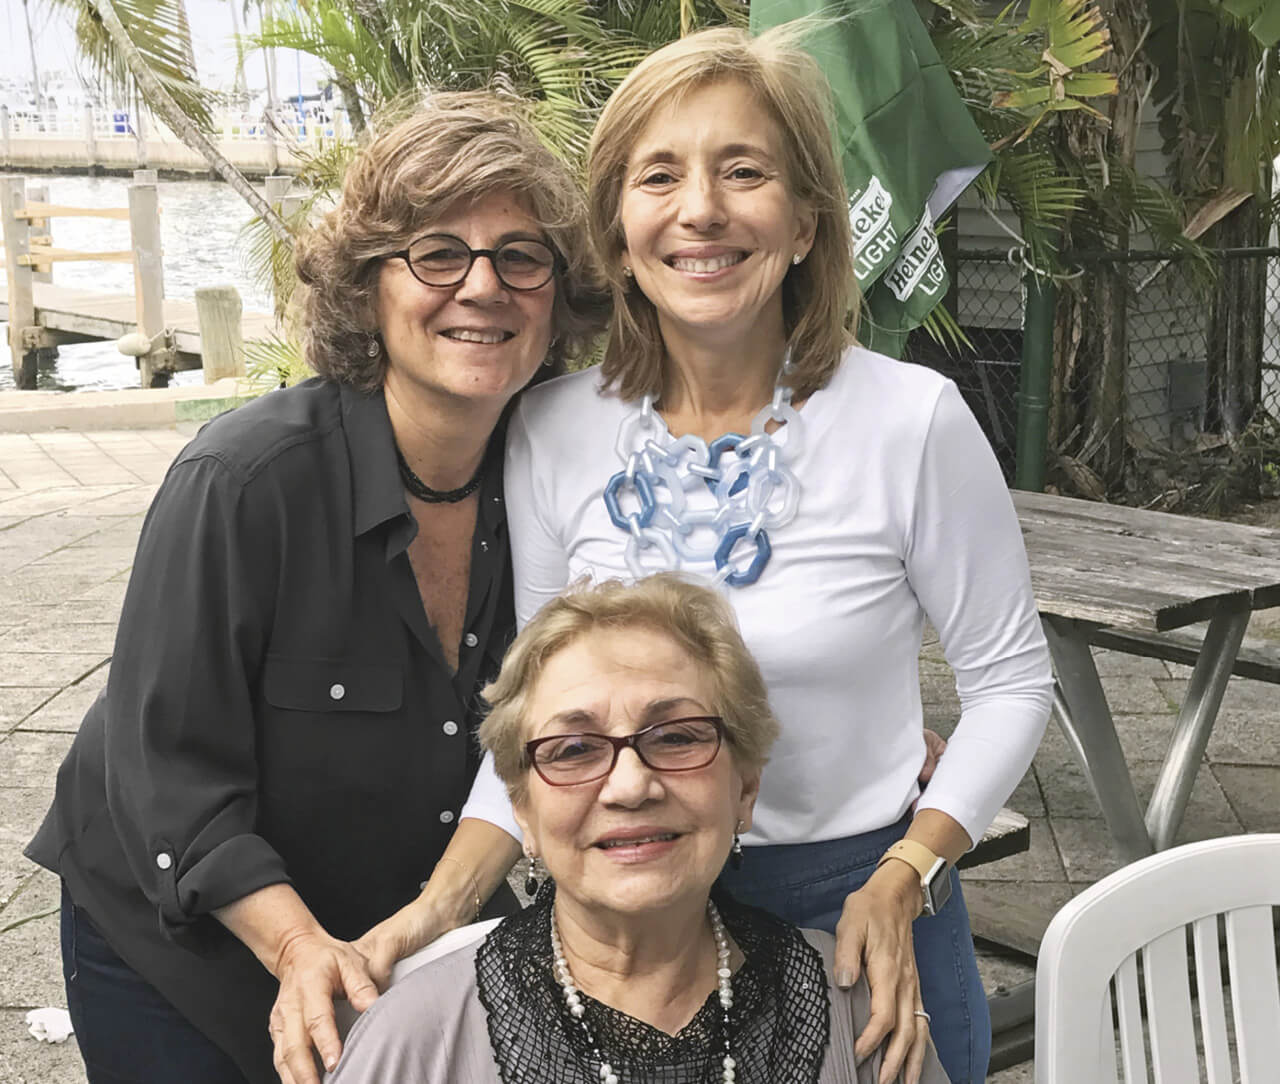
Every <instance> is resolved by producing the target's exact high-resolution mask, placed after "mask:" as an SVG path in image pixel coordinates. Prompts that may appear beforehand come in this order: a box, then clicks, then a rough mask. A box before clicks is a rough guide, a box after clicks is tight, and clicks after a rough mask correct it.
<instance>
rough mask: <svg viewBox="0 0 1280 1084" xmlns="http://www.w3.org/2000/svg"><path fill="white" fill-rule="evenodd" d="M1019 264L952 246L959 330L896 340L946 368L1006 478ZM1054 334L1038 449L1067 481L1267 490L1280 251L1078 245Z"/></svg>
mask: <svg viewBox="0 0 1280 1084" xmlns="http://www.w3.org/2000/svg"><path fill="white" fill-rule="evenodd" d="M1023 275H1024V268H1023V266H1022V264H1021V261H1020V260H1018V259H1017V257H1016V254H1015V256H1014V257H1013V259H1012V260H1011V258H1010V255H1009V254H1008V253H1005V252H963V251H962V252H960V253H959V258H958V261H957V265H956V274H955V281H954V284H953V288H952V293H951V295H950V297H949V299H948V301H949V305H950V308H951V311H952V312H954V313H955V314H956V317H957V321H958V323H959V325H960V327H961V328H962V330H963V332H964V334H965V337H966V338H967V340H968V342H967V343H965V344H963V345H960V346H949V347H946V348H944V347H942V346H940V345H939V344H937V343H936V342H934V341H933V339H931V338H930V337H929V336H928V334H927V333H926V332H923V331H916V332H914V333H913V334H912V336H911V338H910V340H909V343H908V350H907V357H908V358H909V359H910V360H913V361H917V362H921V363H923V364H927V365H929V366H931V367H932V368H935V369H938V370H940V371H941V372H943V373H945V374H946V375H947V376H949V377H951V378H952V379H953V380H955V382H956V383H957V385H958V386H959V387H960V390H961V392H962V394H963V395H964V397H965V399H966V401H967V402H968V404H969V406H970V408H971V409H972V410H973V412H974V414H975V415H976V416H977V418H978V420H979V422H980V423H981V425H982V427H983V429H984V431H985V432H986V434H987V436H988V438H989V439H990V441H991V444H992V447H993V448H994V449H995V451H996V455H997V457H998V458H999V460H1000V463H1001V466H1002V467H1003V468H1004V470H1005V474H1006V477H1008V478H1009V479H1010V480H1012V477H1013V468H1014V463H1015V459H1016V454H1017V448H1016V436H1015V435H1016V432H1017V412H1018V387H1019V379H1020V366H1021V358H1022V348H1023V331H1022V327H1023V306H1024V300H1025V290H1024V287H1023ZM1053 337H1054V342H1053V366H1052V376H1051V384H1050V408H1049V409H1050V417H1049V449H1048V456H1049V464H1050V478H1051V480H1052V481H1054V482H1055V483H1056V484H1057V485H1058V486H1059V488H1061V489H1062V490H1063V491H1064V492H1072V493H1078V494H1080V495H1084V496H1091V497H1102V496H1108V497H1110V498H1112V499H1129V500H1131V501H1133V502H1135V503H1147V504H1152V505H1153V506H1155V507H1174V506H1176V505H1178V504H1180V503H1183V502H1184V501H1186V500H1188V499H1189V500H1191V501H1192V503H1195V502H1196V501H1199V506H1201V507H1208V508H1211V509H1212V507H1213V505H1214V503H1215V501H1216V502H1217V503H1218V504H1221V503H1223V500H1225V499H1226V498H1228V497H1234V498H1236V499H1238V498H1241V497H1246V498H1247V497H1256V496H1276V495H1280V248H1273V249H1239V250H1224V251H1216V252H1209V253H1208V254H1207V257H1204V258H1200V257H1195V256H1187V255H1185V254H1182V253H1162V252H1142V253H1105V254H1093V255H1082V256H1080V257H1079V258H1078V261H1077V270H1076V272H1075V273H1074V276H1073V277H1072V278H1070V279H1068V280H1067V281H1065V282H1063V283H1062V284H1061V285H1060V287H1059V290H1058V303H1057V307H1056V318H1055V321H1054V329H1053ZM1228 489H1230V490H1231V492H1230V493H1227V492H1226V490H1228ZM1220 490H1221V491H1222V492H1219V491H1220Z"/></svg>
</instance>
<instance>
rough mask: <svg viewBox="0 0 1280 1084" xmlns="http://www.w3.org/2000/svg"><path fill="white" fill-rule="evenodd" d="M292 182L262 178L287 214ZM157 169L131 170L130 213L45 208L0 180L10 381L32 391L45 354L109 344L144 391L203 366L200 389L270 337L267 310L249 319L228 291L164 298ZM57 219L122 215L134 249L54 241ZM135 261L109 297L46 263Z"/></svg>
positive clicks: (20, 182)
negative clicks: (55, 274)
mask: <svg viewBox="0 0 1280 1084" xmlns="http://www.w3.org/2000/svg"><path fill="white" fill-rule="evenodd" d="M290 183H291V182H290V179H289V178H288V177H270V178H268V179H267V184H266V195H267V198H268V200H270V201H271V202H272V203H273V204H275V205H276V206H277V207H278V209H279V210H280V211H281V212H282V213H285V214H288V213H291V207H292V208H293V209H296V207H297V205H298V200H299V199H300V197H297V196H293V197H290V196H289V194H288V190H289V185H290ZM157 187H158V185H157V177H156V173H155V171H154V170H136V171H135V172H134V175H133V183H132V184H130V185H129V206H128V207H68V206H63V205H60V204H54V203H50V202H49V200H48V190H47V188H43V187H32V188H31V189H30V191H28V186H27V183H26V180H25V178H23V177H21V176H0V224H2V225H3V229H4V267H5V284H4V290H3V293H2V294H0V318H2V319H4V320H5V321H7V322H8V324H9V335H8V338H9V351H10V355H11V357H12V361H13V377H14V385H15V386H16V387H18V388H20V389H24V390H25V389H32V388H35V386H36V368H37V363H38V359H39V354H40V352H41V351H42V350H48V349H50V348H56V347H57V346H58V345H59V344H61V343H73V342H93V341H100V342H101V341H106V342H111V343H115V345H116V346H117V347H118V348H119V350H120V352H121V353H122V354H126V355H129V356H131V357H134V358H136V359H137V364H138V377H139V382H140V383H141V385H142V386H143V387H144V388H151V387H164V386H165V385H166V384H167V383H168V381H169V374H171V373H173V372H174V371H176V370H179V369H203V370H204V374H205V381H206V383H212V382H213V381H216V380H218V379H220V378H221V377H224V376H236V375H242V374H243V373H244V343H245V340H246V339H249V340H252V339H261V338H265V337H267V336H269V335H271V334H272V333H273V332H275V331H276V328H277V325H276V321H275V319H274V318H273V317H272V316H270V315H268V314H266V313H246V312H244V308H243V305H242V303H241V300H240V294H239V292H238V291H237V290H236V288H235V287H234V286H206V287H202V288H200V289H197V290H196V292H195V293H196V299H195V301H175V300H169V299H166V298H165V296H164V271H163V267H162V252H161V244H160V204H159V194H158V191H157ZM58 217H81V218H107V219H121V220H125V221H128V223H129V235H130V247H129V248H128V249H127V250H122V251H112V252H88V251H82V250H73V249H65V248H59V247H57V246H55V245H54V244H53V240H52V238H51V236H50V233H49V222H50V220H51V219H53V218H58ZM67 260H71V261H79V262H84V261H93V262H103V261H105V262H112V263H115V262H119V263H130V264H132V265H133V286H134V289H133V293H132V294H124V295H120V294H105V293H101V292H99V291H96V290H84V289H73V288H69V287H65V286H57V285H55V284H54V283H53V280H52V274H51V271H52V267H53V265H54V264H55V263H57V262H61V261H67Z"/></svg>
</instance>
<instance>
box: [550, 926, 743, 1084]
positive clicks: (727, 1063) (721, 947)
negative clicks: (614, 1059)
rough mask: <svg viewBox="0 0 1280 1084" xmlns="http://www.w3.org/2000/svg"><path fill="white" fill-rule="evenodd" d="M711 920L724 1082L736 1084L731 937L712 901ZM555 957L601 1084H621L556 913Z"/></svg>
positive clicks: (558, 977)
mask: <svg viewBox="0 0 1280 1084" xmlns="http://www.w3.org/2000/svg"><path fill="white" fill-rule="evenodd" d="M707 918H708V919H709V920H710V922H711V936H712V937H713V938H715V942H716V986H717V988H718V990H719V993H720V1010H721V1013H722V1015H723V1018H722V1021H721V1027H720V1032H721V1034H722V1035H723V1037H724V1058H723V1059H722V1060H721V1063H720V1064H721V1069H722V1071H721V1074H720V1079H721V1081H722V1082H723V1084H733V1082H734V1072H735V1069H736V1066H737V1063H736V1062H735V1061H734V1060H733V1056H732V1054H730V1052H729V1010H730V1009H731V1008H732V1007H733V979H732V975H733V972H732V971H731V970H730V968H729V936H728V934H726V933H725V930H724V922H723V921H722V920H721V918H720V912H719V911H718V910H716V905H715V904H714V903H712V902H711V900H707ZM551 955H552V957H553V958H554V963H553V964H552V968H553V970H554V972H555V977H556V982H558V983H559V984H560V988H561V989H562V990H563V991H564V1001H565V1004H566V1005H567V1006H568V1008H569V1015H571V1016H572V1017H573V1018H574V1019H575V1020H577V1021H578V1023H579V1024H581V1025H582V1031H583V1034H585V1035H586V1037H587V1043H588V1045H589V1046H590V1047H591V1053H592V1055H593V1056H594V1057H595V1059H596V1061H598V1062H599V1063H600V1084H618V1074H617V1073H616V1072H614V1068H613V1065H612V1064H611V1063H610V1062H609V1059H608V1058H606V1057H605V1055H604V1053H603V1052H602V1051H601V1050H600V1047H599V1046H598V1045H597V1044H596V1040H595V1036H594V1035H593V1034H592V1032H591V1025H590V1024H588V1023H587V1015H586V1014H587V1007H586V1006H585V1005H584V1004H583V1003H582V994H581V992H580V991H579V990H578V988H577V986H575V985H574V983H573V975H572V974H570V972H569V961H568V960H566V959H565V956H564V946H563V945H561V944H560V934H559V931H558V930H557V929H556V918H555V914H554V912H553V913H552V915H551Z"/></svg>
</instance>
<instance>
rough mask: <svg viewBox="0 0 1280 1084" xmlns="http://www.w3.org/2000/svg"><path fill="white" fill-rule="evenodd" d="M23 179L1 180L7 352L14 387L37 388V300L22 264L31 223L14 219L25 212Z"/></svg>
mask: <svg viewBox="0 0 1280 1084" xmlns="http://www.w3.org/2000/svg"><path fill="white" fill-rule="evenodd" d="M26 183H27V182H26V179H25V178H23V177H0V217H2V218H3V219H4V251H5V277H6V278H7V279H8V284H9V350H10V353H11V354H12V356H13V383H14V386H15V387H18V388H24V389H32V388H34V387H35V386H36V359H37V355H36V351H37V349H38V347H39V345H40V329H39V328H38V327H37V326H36V299H35V290H34V288H33V284H32V283H33V278H32V273H31V272H32V269H31V268H30V267H29V266H27V265H26V264H24V263H23V262H22V259H21V258H22V257H23V256H29V255H30V254H31V224H30V223H29V222H28V221H27V220H26V219H25V218H18V217H17V216H18V215H19V214H20V213H21V212H22V211H24V210H25V209H26V206H27V194H26Z"/></svg>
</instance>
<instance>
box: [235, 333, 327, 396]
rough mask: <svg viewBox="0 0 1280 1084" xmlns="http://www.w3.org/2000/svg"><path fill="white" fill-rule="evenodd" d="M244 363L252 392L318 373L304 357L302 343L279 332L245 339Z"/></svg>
mask: <svg viewBox="0 0 1280 1084" xmlns="http://www.w3.org/2000/svg"><path fill="white" fill-rule="evenodd" d="M244 364H245V383H246V384H247V385H248V388H247V390H248V391H249V392H250V393H251V394H261V393H263V392H268V391H271V390H272V389H273V388H284V387H290V386H292V385H293V384H297V383H299V382H301V381H303V380H306V379H307V378H308V377H312V376H315V375H316V374H315V372H314V371H313V370H312V369H311V367H310V366H308V365H307V363H306V362H305V361H304V360H303V358H302V347H301V345H300V344H299V343H298V342H297V341H296V340H294V339H290V338H282V337H280V336H277V335H271V336H268V337H267V338H265V339H251V340H250V341H249V342H247V343H245V344H244Z"/></svg>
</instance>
